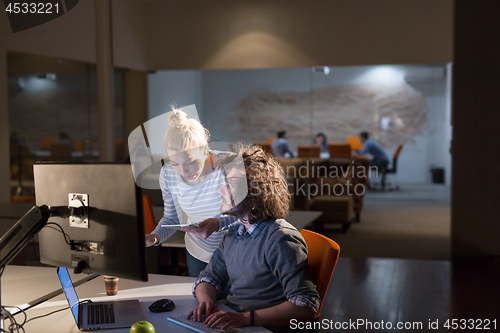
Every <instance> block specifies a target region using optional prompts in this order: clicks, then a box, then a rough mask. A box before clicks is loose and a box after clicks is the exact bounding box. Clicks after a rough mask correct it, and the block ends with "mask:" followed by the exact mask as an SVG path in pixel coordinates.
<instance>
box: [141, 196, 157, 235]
mask: <svg viewBox="0 0 500 333" xmlns="http://www.w3.org/2000/svg"><path fill="white" fill-rule="evenodd" d="M142 204H143V210H144V231H145V232H146V235H147V234H150V233H152V232H153V230H155V228H156V221H155V214H154V213H153V205H151V199H150V198H149V195H147V194H144V195H143V196H142Z"/></svg>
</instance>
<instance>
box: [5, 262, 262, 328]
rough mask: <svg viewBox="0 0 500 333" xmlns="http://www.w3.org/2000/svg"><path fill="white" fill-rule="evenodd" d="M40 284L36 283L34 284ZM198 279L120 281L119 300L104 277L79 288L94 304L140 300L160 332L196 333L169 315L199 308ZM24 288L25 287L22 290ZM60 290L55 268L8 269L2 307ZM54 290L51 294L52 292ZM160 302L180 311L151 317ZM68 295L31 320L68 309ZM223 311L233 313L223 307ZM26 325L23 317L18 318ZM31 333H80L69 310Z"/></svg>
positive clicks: (34, 311)
mask: <svg viewBox="0 0 500 333" xmlns="http://www.w3.org/2000/svg"><path fill="white" fill-rule="evenodd" d="M33 281H36V283H33ZM194 281H195V279H194V278H188V277H181V276H169V275H154V274H150V275H149V281H148V282H140V281H132V280H127V279H120V282H119V291H118V295H117V296H113V297H109V296H106V291H105V288H104V278H103V277H102V276H100V277H98V278H96V279H94V280H92V281H89V282H87V283H85V284H83V285H81V286H79V287H77V288H76V290H77V293H78V297H79V298H80V300H83V299H87V298H91V299H92V300H93V301H96V302H98V301H110V300H119V299H139V301H140V303H141V307H142V309H143V312H144V316H145V320H147V321H149V322H150V323H152V324H153V325H154V326H155V329H156V332H158V333H161V332H179V333H183V332H186V333H187V332H193V331H191V330H188V329H186V328H183V327H181V326H179V325H176V324H173V323H170V322H167V319H166V317H167V316H169V315H174V316H178V315H184V314H188V313H189V312H190V311H191V310H192V309H194V308H195V307H196V305H197V302H196V299H194V297H193V296H192V294H191V288H192V286H193V282H194ZM20 286H23V287H22V288H20ZM56 288H60V285H59V281H58V279H57V275H56V271H55V268H54V267H22V266H7V268H6V269H5V272H4V274H3V276H2V304H4V305H18V304H22V303H25V302H26V301H29V299H27V297H28V295H33V298H35V297H37V296H40V295H41V294H43V293H45V292H46V290H49V289H52V290H54V289H56ZM52 290H50V291H52ZM159 298H170V299H172V300H173V301H174V302H175V304H176V308H175V310H174V311H172V312H168V313H151V312H150V311H149V310H148V306H149V305H150V304H151V303H152V302H154V301H156V300H157V299H159ZM67 306H68V303H67V301H66V298H65V297H64V295H59V296H57V297H55V298H53V299H51V300H49V301H47V302H45V303H42V304H40V305H38V306H37V307H35V308H32V309H30V310H28V311H27V312H26V313H27V314H28V318H33V317H35V316H39V315H43V314H46V313H49V312H51V311H54V310H57V309H60V308H64V307H67ZM219 309H225V310H229V308H227V307H226V306H224V305H222V304H219ZM16 319H17V320H18V321H22V319H23V315H22V314H19V315H17V316H16ZM25 329H26V332H27V333H30V332H33V333H58V332H61V333H63V332H64V333H76V332H80V331H79V330H78V328H77V326H76V324H75V321H74V319H73V316H72V314H71V311H70V310H69V309H67V310H64V311H61V312H58V313H55V314H52V315H50V316H48V317H45V318H40V319H36V320H33V321H31V322H29V323H27V324H26V325H25ZM129 331H130V329H128V328H125V329H112V330H102V331H101V330H99V331H97V332H109V333H129ZM240 332H241V333H247V332H248V333H256V332H269V331H268V330H266V329H264V328H263V327H245V328H243V329H241V331H240Z"/></svg>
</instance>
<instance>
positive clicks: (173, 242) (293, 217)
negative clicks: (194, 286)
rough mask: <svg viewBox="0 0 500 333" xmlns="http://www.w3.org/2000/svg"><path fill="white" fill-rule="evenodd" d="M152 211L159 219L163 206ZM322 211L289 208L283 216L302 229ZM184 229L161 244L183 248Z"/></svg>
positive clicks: (157, 219)
mask: <svg viewBox="0 0 500 333" xmlns="http://www.w3.org/2000/svg"><path fill="white" fill-rule="evenodd" d="M153 213H154V215H155V219H156V221H160V219H161V217H162V216H163V207H161V206H153ZM321 214H322V212H320V211H310V210H291V211H290V212H289V214H288V216H287V217H286V218H285V220H287V221H288V222H289V223H290V224H291V225H293V226H294V227H295V228H297V230H299V231H300V230H302V229H303V228H304V227H305V226H307V225H308V224H310V223H312V222H314V221H315V220H316V219H317V218H318V217H320V216H321ZM184 234H185V232H184V231H180V230H179V231H176V232H174V234H173V235H172V236H170V237H169V238H168V239H167V240H166V241H164V242H163V243H162V244H161V246H163V247H177V248H185V247H186V244H185V243H184Z"/></svg>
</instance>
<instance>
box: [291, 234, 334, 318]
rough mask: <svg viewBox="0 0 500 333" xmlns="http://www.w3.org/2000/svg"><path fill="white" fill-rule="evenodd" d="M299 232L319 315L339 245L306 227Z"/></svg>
mask: <svg viewBox="0 0 500 333" xmlns="http://www.w3.org/2000/svg"><path fill="white" fill-rule="evenodd" d="M300 234H301V235H302V237H304V240H305V241H306V244H307V251H308V254H309V258H308V262H309V266H310V267H311V273H312V276H313V279H314V282H315V283H316V289H317V290H318V293H319V297H320V301H321V303H320V306H319V311H318V317H319V315H320V312H321V306H322V305H323V300H324V299H325V295H326V291H327V290H328V285H329V284H330V280H331V279H332V275H333V271H334V270H335V265H336V264H337V260H338V259H339V254H340V247H339V245H338V244H337V243H335V242H334V241H333V240H331V239H330V238H328V237H325V236H323V235H320V234H318V233H315V232H312V231H309V230H306V229H302V230H301V231H300Z"/></svg>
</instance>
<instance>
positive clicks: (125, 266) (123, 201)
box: [34, 162, 148, 281]
mask: <svg viewBox="0 0 500 333" xmlns="http://www.w3.org/2000/svg"><path fill="white" fill-rule="evenodd" d="M34 176H35V196H36V204H37V206H40V205H47V206H49V207H52V206H70V207H78V206H88V208H87V209H85V212H86V213H85V214H84V215H85V216H81V215H79V216H70V217H69V218H60V217H50V218H49V222H55V223H57V224H59V225H60V226H61V227H62V229H63V230H64V232H65V233H66V234H67V235H68V236H69V238H70V240H71V242H70V243H71V247H70V245H68V244H67V242H66V240H65V239H64V236H63V234H62V233H61V232H58V231H57V230H54V229H53V228H48V227H45V228H43V229H42V230H41V231H40V232H39V234H38V237H39V238H38V239H39V244H40V261H41V262H42V263H44V264H48V265H53V266H62V267H68V268H76V270H80V271H83V272H85V273H97V274H105V275H113V276H118V277H122V278H127V279H133V280H142V281H147V279H148V275H147V269H146V254H145V253H146V249H145V248H146V247H145V238H144V214H143V207H142V192H141V189H140V188H139V187H138V186H136V184H135V181H134V176H133V174H132V168H131V166H130V164H118V163H85V164H81V163H50V162H47V163H36V164H35V165H34ZM80 210H81V209H80ZM87 213H88V214H87ZM53 227H54V226H53ZM56 229H57V228H56Z"/></svg>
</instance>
